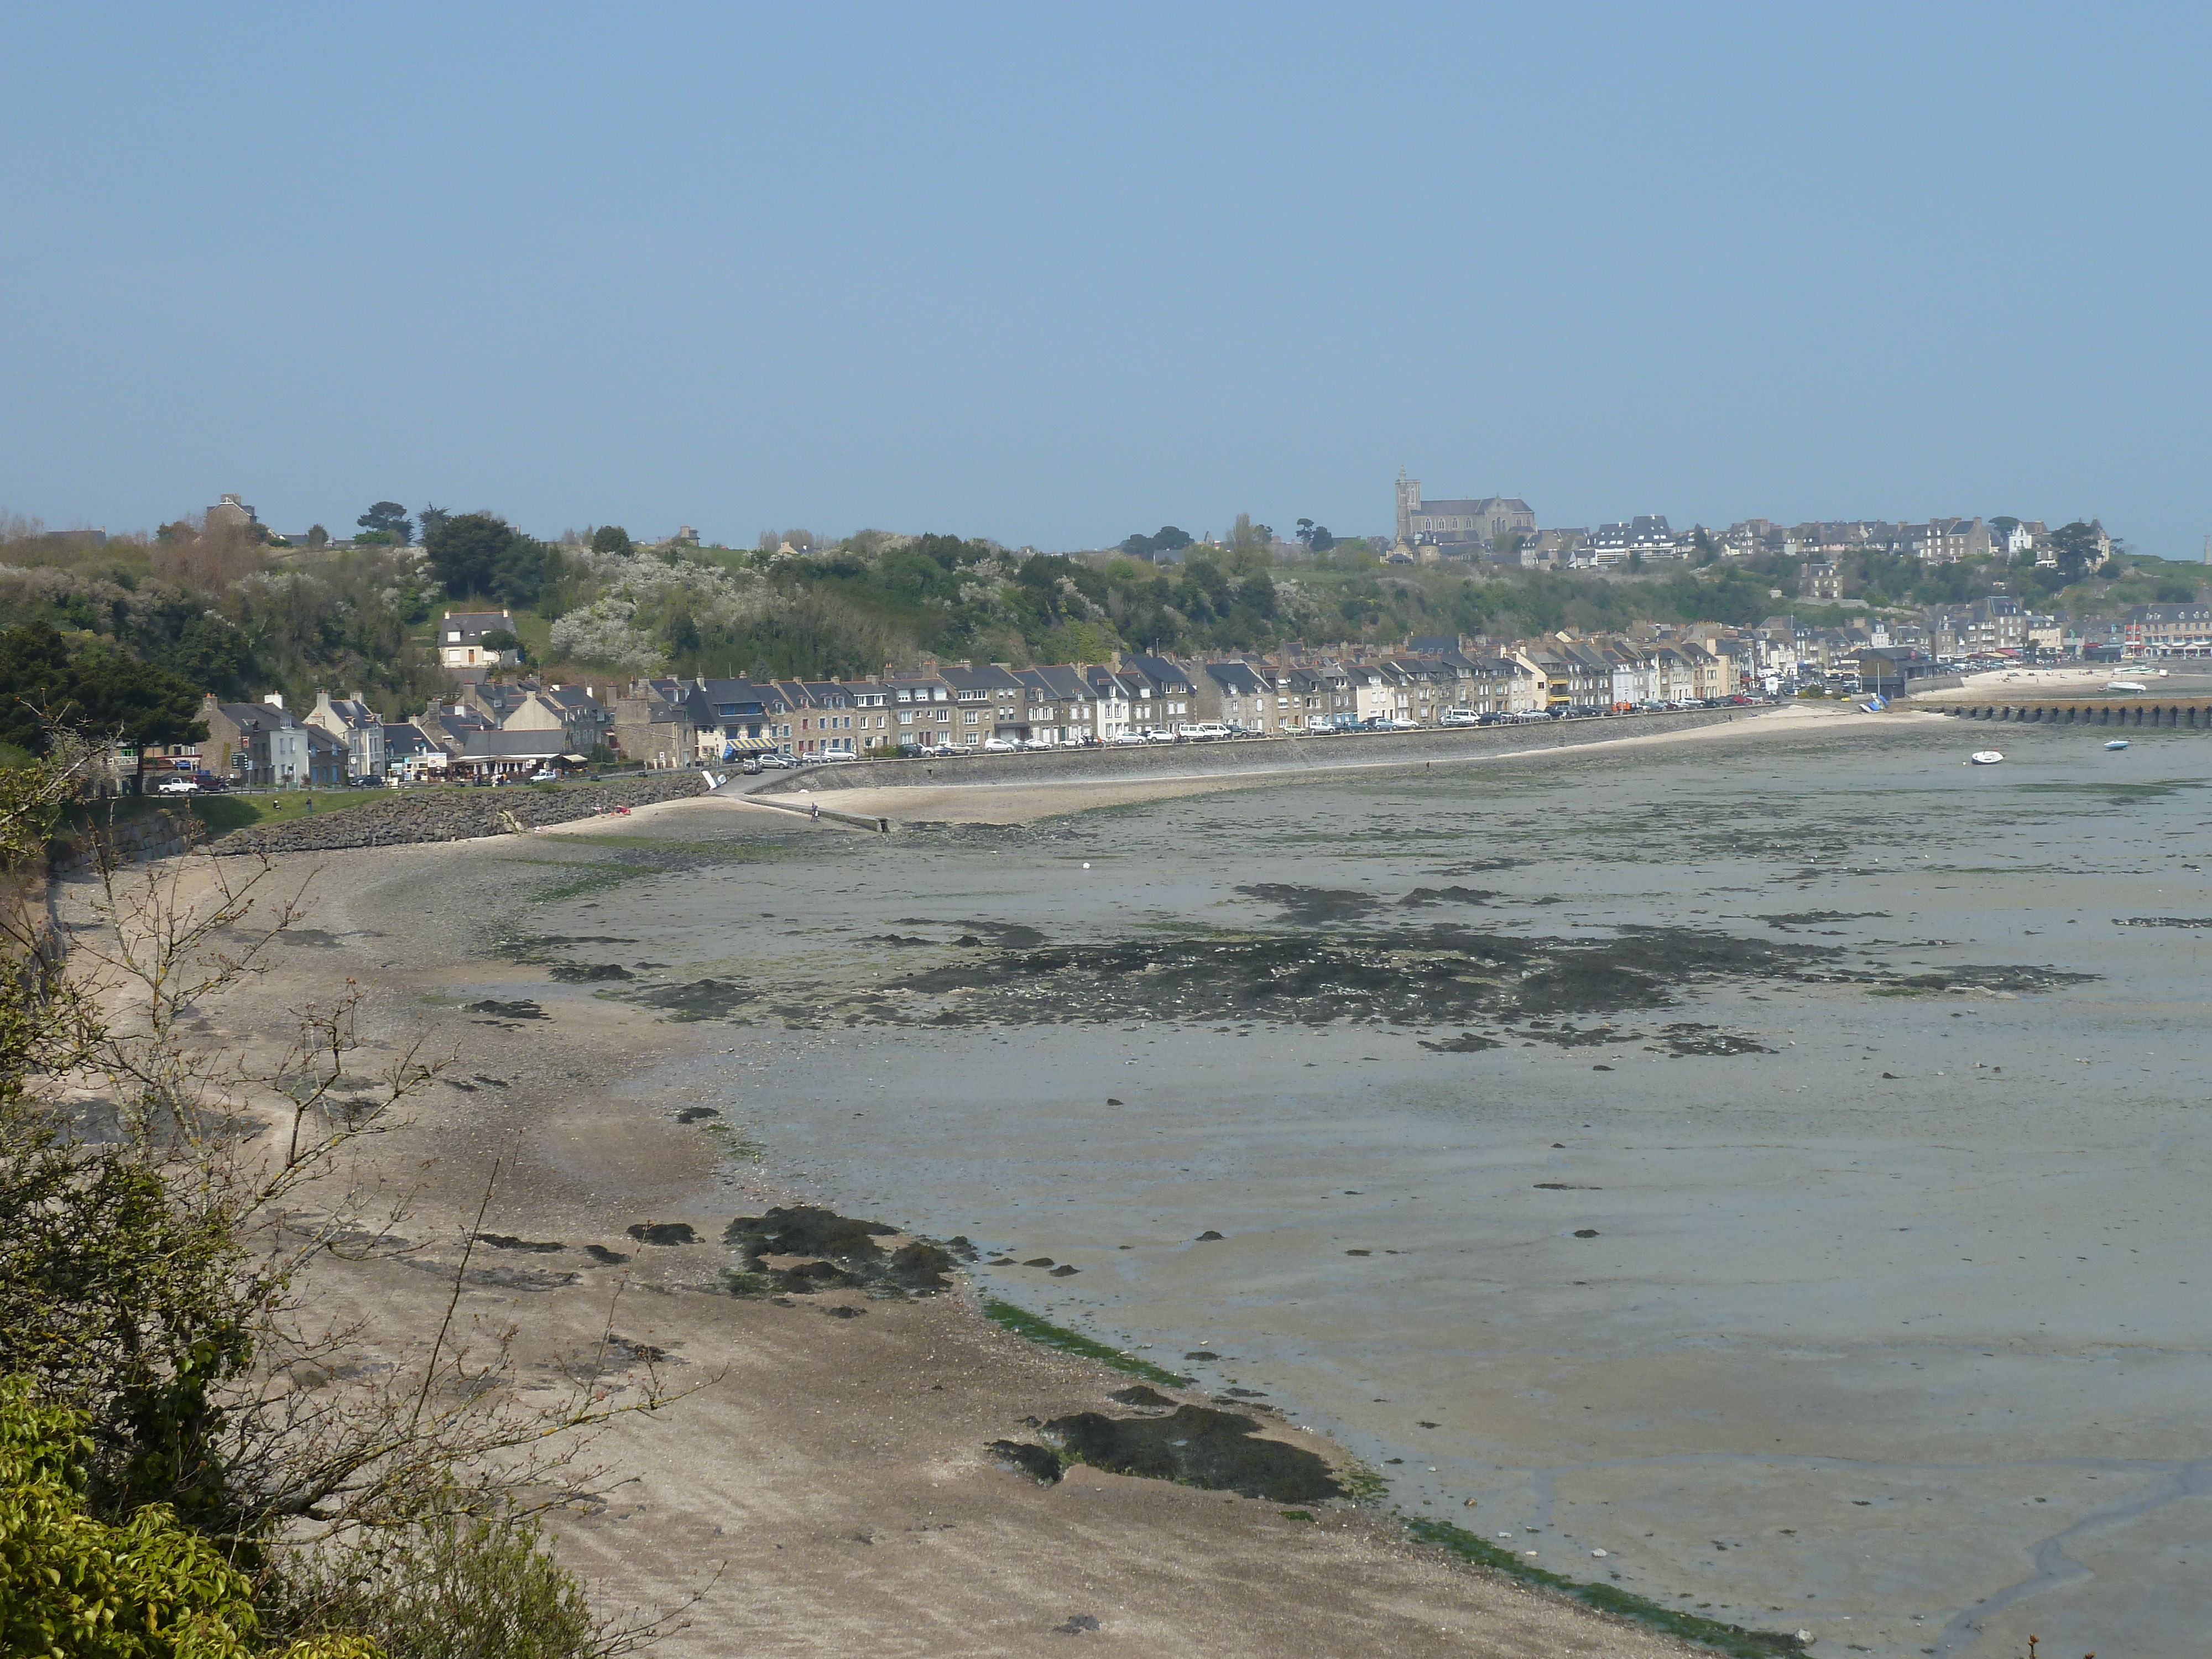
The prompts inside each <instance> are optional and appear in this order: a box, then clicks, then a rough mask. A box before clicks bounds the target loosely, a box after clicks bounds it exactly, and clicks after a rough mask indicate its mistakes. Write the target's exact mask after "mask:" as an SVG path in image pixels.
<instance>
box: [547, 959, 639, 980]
mask: <svg viewBox="0 0 2212 1659" xmlns="http://www.w3.org/2000/svg"><path fill="white" fill-rule="evenodd" d="M545 972H546V974H547V975H548V976H549V977H550V978H553V979H557V980H559V981H561V982H562V984H564V985H595V984H597V983H599V981H601V980H608V979H629V978H631V977H633V975H631V973H630V971H629V969H627V968H625V967H623V965H622V964H621V963H617V962H556V963H554V964H553V965H552V966H551V967H550V968H548V969H546V970H545Z"/></svg>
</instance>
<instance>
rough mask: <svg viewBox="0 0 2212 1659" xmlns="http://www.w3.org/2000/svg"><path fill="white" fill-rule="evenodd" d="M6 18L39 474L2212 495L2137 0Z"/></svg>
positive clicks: (877, 514) (129, 502) (2154, 42)
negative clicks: (1402, 483)
mask: <svg viewBox="0 0 2212 1659" xmlns="http://www.w3.org/2000/svg"><path fill="white" fill-rule="evenodd" d="M10 22H11V29H10V38H11V40H12V41H13V43H14V44H15V58H16V61H17V62H18V63H19V64H21V65H22V66H23V67H24V68H25V69H26V70H28V71H30V72H29V73H27V74H26V75H24V76H21V77H19V81H20V84H19V85H18V87H17V88H15V92H14V95H13V97H12V98H11V100H10V101H9V105H8V106H7V108H6V109H5V111H4V112H0V134H4V136H5V143H4V145H3V146H0V151H4V154H0V179H3V180H4V181H5V190H6V198H7V203H8V207H9V216H8V218H9V226H10V229H11V233H12V234H11V238H10V241H11V244H12V246H11V253H12V257H11V258H9V260H8V262H7V266H6V269H7V273H8V276H7V292H8V296H9V301H10V303H9V305H8V306H7V307H5V312H4V318H0V365H4V372H5V374H6V378H7V380H8V383H9V386H10V387H11V388H12V389H13V390H14V392H15V397H13V398H10V399H9V404H8V407H7V410H6V412H5V414H4V415H3V416H0V457H4V459H0V509H6V510H9V511H13V512H15V513H24V514H28V515H32V516H35V517H37V518H40V519H41V520H45V521H46V523H47V524H48V525H49V526H52V527H56V528H62V527H68V526H78V525H84V526H104V527H106V528H107V529H109V530H110V531H115V532H121V531H128V530H133V529H141V528H144V529H150V528H152V527H153V526H155V525H156V524H158V523H160V522H161V521H163V520H168V519H173V518H175V517H178V516H179V515H180V514H182V513H187V512H191V511H194V510H197V509H199V508H202V507H205V506H207V505H208V504H209V503H210V502H211V501H214V500H215V499H216V495H217V493H218V492H221V491H226V490H230V491H236V492H239V493H240V494H241V495H244V496H245V498H246V500H247V501H251V502H252V503H253V504H254V505H256V506H257V507H258V508H259V510H260V513H261V517H262V520H263V521H264V523H267V524H269V525H270V526H273V527H275V528H277V529H279V530H286V531H292V530H301V529H304V528H306V526H307V525H308V524H310V523H311V522H320V523H322V524H324V525H325V526H328V528H329V529H330V530H331V532H332V534H334V535H343V534H345V533H347V532H349V531H350V530H351V529H352V527H353V520H354V517H355V515H356V514H357V513H360V512H361V511H362V509H363V508H364V507H367V506H368V503H369V502H370V501H375V500H378V499H382V498H387V497H388V498H392V499H397V500H400V501H404V502H405V503H406V504H407V505H408V507H410V510H411V509H416V508H419V507H422V505H423V504H424V503H425V502H428V501H435V502H436V503H438V504H439V505H441V506H444V507H449V508H453V509H459V510H466V509H469V508H473V507H491V508H493V509H495V510H496V511H499V512H501V513H506V514H507V516H508V517H510V518H511V519H513V520H514V521H515V522H516V523H518V524H520V525H523V526H526V527H527V528H529V529H531V530H532V531H533V532H537V533H538V534H541V535H548V536H550V535H557V534H558V533H559V532H561V531H562V529H563V528H567V527H581V526H584V525H586V524H588V523H593V522H601V523H604V522H615V523H621V524H624V525H626V526H628V527H629V529H630V530H631V531H632V532H634V533H636V534H639V535H641V536H654V537H658V536H664V535H666V534H668V533H669V532H672V531H673V530H674V529H675V528H676V526H678V524H679V523H687V524H690V525H693V526H697V527H698V529H699V530H700V531H701V532H702V533H704V534H705V535H706V536H707V537H708V538H710V539H715V540H720V541H724V542H728V543H733V544H745V543H750V541H751V540H752V538H754V536H755V535H756V534H757V532H759V531H761V530H763V529H764V528H768V527H771V526H774V527H776V528H782V527H785V526H802V525H803V526H807V527H809V528H811V529H813V530H815V531H816V532H819V533H823V534H828V535H837V534H842V533H847V532H851V531H853V530H856V529H859V528H860V527H863V526H878V527H882V528H889V529H896V530H909V531H921V530H941V531H951V532H958V533H961V534H964V535H981V536H989V537H993V538H996V539H998V540H1000V541H1001V542H1005V543H1006V544H1010V545H1020V544H1036V545H1038V546H1041V547H1045V548H1048V549H1060V548H1075V547H1087V546H1101V545H1109V544H1112V543H1114V542H1116V541H1118V540H1120V539H1121V538H1122V537H1124V536H1126V535H1127V534H1129V533H1130V532H1135V531H1144V532H1150V531H1152V530H1154V529H1156V528H1158V526H1161V525H1163V524H1168V523H1172V524H1176V525H1179V526H1182V528H1184V529H1186V530H1188V531H1189V532H1192V533H1194V534H1199V533H1202V532H1206V531H1208V530H1211V531H1213V532H1217V533H1218V532H1222V531H1224V530H1225V528H1226V527H1227V525H1228V522H1229V520H1231V517H1232V516H1233V515H1234V514H1235V513H1238V512H1249V513H1252V514H1253V515H1254V516H1255V518H1258V519H1261V520H1265V521H1267V522H1268V523H1270V524H1273V526H1275V527H1276V529H1277V530H1278V531H1279V532H1287V531H1288V530H1289V528H1290V527H1291V526H1292V525H1293V524H1294V523H1295V521H1296V520H1297V519H1298V518H1300V517H1307V518H1312V519H1315V520H1318V521H1320V522H1322V523H1323V524H1326V525H1328V526H1330V527H1331V528H1332V529H1333V530H1334V531H1336V532H1338V533H1340V534H1354V533H1376V532H1387V530H1388V529H1389V525H1390V483H1391V480H1392V478H1393V477H1395V475H1396V474H1397V472H1398V470H1399V469H1400V467H1401V466H1403V467H1404V468H1405V469H1406V470H1407V471H1409V472H1410V473H1412V474H1413V476H1414V477H1419V478H1420V479H1421V480H1422V481H1423V483H1424V485H1425V489H1426V490H1427V491H1428V493H1429V494H1430V495H1431V496H1459V495H1489V494H1492V493H1498V494H1504V495H1519V496H1521V497H1522V498H1524V499H1525V500H1527V501H1528V502H1529V503H1530V505H1531V506H1532V507H1534V510H1535V513H1536V514H1537V517H1538V520H1539V521H1540V522H1541V523H1542V524H1545V525H1585V526H1587V525H1594V524H1595V523H1598V522H1601V521H1604V520H1617V519H1622V518H1626V517H1629V516H1632V515H1633V514H1636V513H1666V514H1668V516H1669V518H1670V519H1671V520H1673V521H1674V523H1676V524H1678V525H1686V524H1689V523H1691V522H1693V521H1702V522H1704V523H1706V524H1708V525H1713V526H1721V525H1725V524H1727V523H1729V522H1730V521H1731V520H1737V519H1741V518H1745V517H1748V516H1754V515H1757V516H1765V517H1768V518H1771V519H1775V520H1779V521H1783V522H1794V521H1796V520H1802V519H1813V518H1833V517H1870V518H1891V519H1915V520H1917V519H1924V518H1927V517H1929V516H1930V515H1932V514H1940V513H1959V514H1974V513H1981V514H1984V515H1991V514H1996V513H2015V514H2017V515H2019V516H2021V517H2023V518H2041V519H2045V520H2048V521H2049V522H2051V523H2052V524H2053V525H2056V524H2058V523H2061V522H2063V521H2065V520H2070V519H2074V518H2077V517H2079V518H2086V517H2089V516H2092V515H2094V516H2099V517H2101V518H2102V520H2103V521H2104V523H2105V525H2106V527H2107V528H2108V529H2109V530H2111V531H2112V533H2113V534H2115V535H2117V536H2120V537H2123V538H2126V539H2127V541H2128V542H2129V543H2130V544H2131V545H2133V546H2134V547H2135V548H2136V549H2137V550H2140V551H2143V552H2147V553H2155V554H2160V555H2163V556H2166V557H2171V558H2179V559H2186V560H2195V559H2197V557H2198V556H2200V551H2201V548H2202V545H2203V536H2204V534H2205V532H2206V531H2207V530H2208V529H2212V507H2208V506H2206V505H2203V504H2200V503H2198V502H2197V501H2195V499H2194V490H2193V488H2192V486H2191V483H2189V482H2188V480H2189V479H2190V478H2191V477H2192V475H2193V474H2194V472H2195V471H2196V470H2197V457H2198V456H2199V454H2201V453H2202V452H2203V449H2204V448H2205V447H2206V443H2207V441H2208V439H2212V420H2208V415H2207V411H2206V408H2205V400H2204V398H2203V395H2202V393H2201V391H2200V387H2201V385H2202V383H2203V381H2204V380H2205V374H2204V368H2205V363H2204V358H2205V356H2206V347H2205V344H2204V342H2203V328H2202V326H2201V324H2200V323H2199V321H2198V318H2197V305H2196V303H2195V302H2196V301H2197V290H2198V289H2199V288H2200V287H2201V283H2200V282H2199V281H2197V280H2195V279H2196V278H2197V270H2198V268H2199V267H2201V266H2202V265H2203V263H2204V257H2205V244H2206V240H2207V234H2208V233H2207V230H2206V216H2205V215H2204V214H2203V211H2202V210H2201V204H2202V198H2203V194H2204V191H2205V188H2206V186H2205V183H2204V180H2203V177H2202V172H2201V169H2200V168H2198V167H2196V166H2195V165H2194V163H2195V161H2196V158H2197V156H2198V155H2201V154H2202V153H2203V127H2204V125H2205V124H2206V120H2207V117H2206V115H2205V113H2204V112H2203V110H2202V108H2201V99H2199V98H2198V97H2197V94H2196V82H2197V81H2198V80H2199V79H2200V78H2201V77H2200V76H2199V74H2198V71H2199V70H2200V68H2201V67H2202V65H2203V63H2204V61H2205V58H2206V56H2207V53H2206V50H2205V48H2206V45H2207V33H2208V24H2207V21H2206V20H2205V18H2204V17H2203V15H2200V14H2197V13H2194V12H2183V11H2180V10H2179V9H2157V8H2141V9H2133V10H2121V11H2100V12H2096V13H2091V14H2083V13H2078V12H2072V11H2066V10H2061V9H2056V8H2041V9H2023V8H2007V9H2002V10H1999V9H1994V8H1989V9H1980V8H1963V7H1953V8H1946V9H1941V10H1940V11H1937V12H1935V13H1933V14H1929V13H1927V12H1925V11H1924V10H1923V9H1908V8H1875V9H1854V10H1852V11H1851V12H1850V13H1848V14H1843V13H1838V14H1833V15H1829V14H1814V15H1784V14H1778V13H1771V12H1767V11H1765V10H1761V9H1748V8H1745V9H1736V8H1719V7H1704V8H1699V9H1694V10H1692V11H1690V12H1686V13H1684V12H1678V11H1674V10H1666V11H1661V10H1656V9H1654V10H1638V9H1619V8H1583V9H1571V10H1561V9H1547V11H1545V12H1544V13H1543V14H1541V15H1512V14H1499V15H1474V14H1462V13H1458V12H1428V11H1422V10H1415V9H1400V10H1389V11H1382V10H1375V9H1362V10H1361V11H1359V12H1358V13H1357V14H1356V15H1355V14H1350V13H1340V12H1332V11H1325V10H1320V9H1267V10H1265V11H1261V10H1256V9H1253V10H1237V9H1211V10H1206V11H1201V12H1191V11H1188V10H1185V9H1164V8H1153V9H1117V10H1116V11H1115V13H1114V14H1112V15H1111V16H1107V15H1053V14H1041V13H1036V12H1033V11H1030V10H1024V9H1016V8H1012V7H1001V8H994V7H967V8H959V9H951V10H945V11H939V12H934V13H928V14H924V13H920V12H915V13H891V12H883V13H872V12H868V11H866V10H861V9H843V10H831V9H823V10H817V11H811V12H808V13H806V14H805V15H782V14H777V13H771V12H767V11H757V10H740V11H737V12H728V11H724V10H720V9H703V8H702V9H686V8H666V9H659V10H656V11H654V12H653V13H651V14H649V15H643V16H640V17H627V16H625V17H622V18H612V17H607V16H603V15H599V14H596V13H593V12H590V11H587V10H585V9H576V8H534V9H528V10H524V9H477V10H473V11H469V12H466V13H462V14H458V15H449V14H447V13H445V12H442V11H440V10H435V9H429V8H420V7H384V8H378V9H374V10H365V11H357V12H348V13H325V12H310V11H290V10H283V9H257V8H240V7H228V8H216V9H202V10H195V11H193V12H191V13H178V12H173V11H169V10H164V9H152V8H129V7H125V8H119V9H109V10H106V11H101V12H92V11H65V10H63V11H58V10H52V9H27V8H24V9H17V10H16V11H15V12H14V13H13V14H11V17H10ZM2192 133H2195V134H2196V135H2197V137H2194V138H2192V137H2191V134H2192ZM2191 204H2198V205H2197V206H2195V207H2192V205H2191Z"/></svg>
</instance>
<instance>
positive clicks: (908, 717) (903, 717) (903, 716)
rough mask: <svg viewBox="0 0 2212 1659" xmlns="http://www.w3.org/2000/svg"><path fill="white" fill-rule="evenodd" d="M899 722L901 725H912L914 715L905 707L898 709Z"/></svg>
mask: <svg viewBox="0 0 2212 1659" xmlns="http://www.w3.org/2000/svg"><path fill="white" fill-rule="evenodd" d="M899 724H900V725H901V726H912V725H913V724H914V716H913V715H912V714H908V712H907V711H906V710H905V709H903V708H902V709H900V710H899Z"/></svg>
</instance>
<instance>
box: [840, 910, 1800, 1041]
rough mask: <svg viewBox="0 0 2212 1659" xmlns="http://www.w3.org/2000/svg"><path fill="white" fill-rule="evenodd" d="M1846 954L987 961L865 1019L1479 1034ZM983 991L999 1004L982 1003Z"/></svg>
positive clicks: (1588, 950) (1390, 939)
mask: <svg viewBox="0 0 2212 1659" xmlns="http://www.w3.org/2000/svg"><path fill="white" fill-rule="evenodd" d="M1840 954H1841V952H1840V951H1836V950H1835V949H1833V948H1832V947H1826V946H1820V947H1814V946H1807V945H1798V944H1795V943H1793V944H1791V945H1788V946H1786V947H1785V946H1784V945H1780V944H1778V943H1776V942H1773V941H1770V940H1767V939H1747V938H1738V937H1736V936H1735V935H1732V934H1728V933H1706V932H1702V931H1699V930H1697V929H1692V928H1656V927H1650V928H1646V927H1633V928H1623V929H1621V930H1620V933H1619V935H1618V937H1616V938H1613V939H1543V938H1525V937H1518V936H1516V935H1514V934H1511V933H1503V932H1499V933H1492V932H1486V931H1482V930H1478V929H1475V928H1471V927H1460V926H1456V925H1450V924H1437V925H1434V926H1429V927H1402V928H1398V929H1395V930H1392V931H1389V932H1386V933H1338V934H1331V935H1324V936H1318V937H1316V936H1315V935H1312V934H1280V935H1275V934H1270V935H1263V936H1260V937H1255V938H1242V939H1239V938H1230V939H1127V940H1121V941H1117V942H1111V943H1108V944H1104V945H1060V946H1052V947H1048V948H1045V949H1042V950H1036V951H987V952H978V953H976V954H975V955H971V956H965V957H961V958H959V959H957V960H955V961H951V962H948V963H944V964H942V965H940V966H938V967H934V968H927V969H921V970H919V971H917V972H915V973H911V974H908V975H903V976H902V977H899V978H897V979H896V980H893V981H890V983H889V984H887V985H886V986H884V987H883V990H882V994H871V995H870V996H868V997H866V998H865V999H862V1000H856V1001H855V1002H854V1004H852V1005H851V1006H853V1007H854V1009H855V1010H856V1011H858V1012H862V1013H864V1014H865V1016H866V1017H869V1018H877V1019H881V1020H884V1021H887V1022H889V1023H893V1024H938V1025H982V1024H1074V1023H1079V1022H1096V1023H1103V1022H1107V1021H1123V1020H1133V1019H1160V1018H1170V1019H1177V1018H1180V1019H1190V1020H1212V1021H1221V1020H1233V1019H1278V1020H1297V1021H1302V1022H1304V1023H1306V1024H1316V1025H1318V1024H1329V1023H1331V1022H1333V1021H1337V1020H1359V1019H1376V1020H1383V1021H1387V1022H1389V1023H1390V1024H1401V1025H1450V1024H1478V1023H1480V1022H1482V1021H1484V1020H1485V1019H1500V1018H1512V1017H1514V1016H1516V1015H1558V1014H1573V1013H1599V1012H1614V1011H1617V1010H1620V1009H1624V1008H1637V1009H1644V1008H1656V1007H1662V1006H1666V1005H1667V1004H1668V1002H1670V1001H1671V1000H1672V990H1671V988H1670V987H1676V986H1681V985H1685V984H1689V983H1693V982H1696V981H1704V980H1712V979H1722V978H1731V979H1742V978H1776V979H1789V980H1808V979H1811V978H1814V977H1815V976H1816V975H1814V973H1813V972H1812V971H1811V969H1812V966H1813V965H1814V964H1819V963H1830V962H1832V959H1833V958H1834V957H1838V956H1839V955H1840ZM984 991H987V992H989V993H990V995H989V996H988V998H987V999H986V998H980V997H976V998H971V997H970V996H969V994H970V993H974V992H984Z"/></svg>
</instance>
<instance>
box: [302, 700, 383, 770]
mask: <svg viewBox="0 0 2212 1659" xmlns="http://www.w3.org/2000/svg"><path fill="white" fill-rule="evenodd" d="M305 718H306V720H307V724H308V725H309V726H313V727H315V728H316V729H317V730H318V731H320V732H326V733H327V734H329V735H330V736H331V737H333V738H337V740H338V741H339V742H340V743H342V744H344V745H345V750H346V772H347V775H349V776H350V777H356V778H380V777H382V776H383V775H384V717H383V716H382V715H381V714H378V713H377V712H376V710H374V708H370V707H369V706H368V703H367V702H364V701H363V700H362V695H361V693H360V692H358V691H356V692H355V693H354V694H353V696H350V697H333V696H331V694H330V693H329V692H327V691H318V692H316V693H315V706H314V708H313V709H312V710H311V711H309V713H308V714H307V716H306V717H305Z"/></svg>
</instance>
